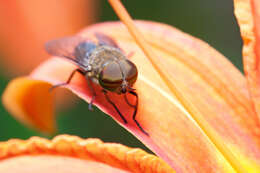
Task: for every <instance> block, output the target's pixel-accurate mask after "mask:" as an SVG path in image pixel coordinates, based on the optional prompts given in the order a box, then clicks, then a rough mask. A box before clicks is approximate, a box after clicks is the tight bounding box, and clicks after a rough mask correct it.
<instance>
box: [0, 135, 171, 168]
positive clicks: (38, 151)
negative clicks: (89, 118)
mask: <svg viewBox="0 0 260 173" xmlns="http://www.w3.org/2000/svg"><path fill="white" fill-rule="evenodd" d="M101 171H102V172H119V173H121V172H122V173H126V172H151V173H152V172H157V173H163V172H164V173H170V172H174V171H173V170H172V168H170V167H169V166H168V165H167V164H166V163H165V162H164V161H162V160H161V159H159V158H158V157H156V156H154V155H151V154H148V153H146V152H144V151H142V150H140V149H134V148H128V147H125V146H123V145H120V144H113V143H103V142H102V141H100V140H98V139H87V140H83V139H81V138H79V137H75V136H68V135H60V136H58V137H55V138H54V139H53V140H52V141H49V140H46V139H43V138H39V137H32V138H31V139H29V140H25V141H23V140H16V139H12V140H9V141H7V142H1V143H0V172H5V173H17V172H19V173H23V172H27V173H29V172H38V173H46V172H49V173H68V172H75V173H77V172H101Z"/></svg>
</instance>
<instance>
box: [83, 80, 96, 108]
mask: <svg viewBox="0 0 260 173" xmlns="http://www.w3.org/2000/svg"><path fill="white" fill-rule="evenodd" d="M86 77H87V82H88V86H89V88H90V91H91V93H92V98H91V100H90V103H89V105H88V109H89V110H91V111H93V108H92V106H93V102H94V101H95V99H96V96H97V94H96V92H95V90H94V88H93V86H92V82H91V81H90V78H89V76H86Z"/></svg>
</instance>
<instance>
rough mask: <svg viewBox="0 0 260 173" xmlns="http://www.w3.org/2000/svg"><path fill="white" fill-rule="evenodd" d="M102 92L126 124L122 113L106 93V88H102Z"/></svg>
mask: <svg viewBox="0 0 260 173" xmlns="http://www.w3.org/2000/svg"><path fill="white" fill-rule="evenodd" d="M102 92H103V93H104V95H105V97H106V100H107V101H108V102H109V103H110V104H111V105H112V106H113V107H114V109H115V110H116V112H117V113H118V114H119V116H120V117H121V119H122V120H123V121H124V123H125V124H127V120H126V119H125V117H124V116H123V115H122V113H121V112H120V111H119V109H118V108H117V106H116V104H115V103H114V102H113V101H112V100H111V99H110V98H109V97H108V95H107V91H106V90H102Z"/></svg>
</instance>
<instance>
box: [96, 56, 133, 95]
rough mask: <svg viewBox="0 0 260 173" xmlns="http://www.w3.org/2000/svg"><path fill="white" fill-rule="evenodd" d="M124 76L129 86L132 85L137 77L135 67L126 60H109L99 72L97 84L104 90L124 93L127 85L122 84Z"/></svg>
mask: <svg viewBox="0 0 260 173" xmlns="http://www.w3.org/2000/svg"><path fill="white" fill-rule="evenodd" d="M124 78H125V80H126V81H127V84H128V85H129V86H132V85H133V84H134V83H135V81H136V79H137V68H136V66H135V65H134V64H133V63H132V62H131V61H128V60H124V61H120V62H110V63H108V64H107V65H105V66H104V68H103V69H102V71H101V73H100V74H99V84H100V85H101V86H102V87H103V88H104V89H106V90H109V91H112V92H116V93H119V94H121V93H126V91H127V86H124V82H123V81H124Z"/></svg>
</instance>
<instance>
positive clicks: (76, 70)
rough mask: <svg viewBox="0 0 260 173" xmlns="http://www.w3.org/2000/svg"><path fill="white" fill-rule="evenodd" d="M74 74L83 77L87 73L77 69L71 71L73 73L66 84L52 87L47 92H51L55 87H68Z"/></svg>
mask: <svg viewBox="0 0 260 173" xmlns="http://www.w3.org/2000/svg"><path fill="white" fill-rule="evenodd" d="M76 72H79V73H80V74H82V75H83V76H85V75H86V73H87V71H82V70H81V69H79V68H77V69H75V70H73V72H72V73H71V74H70V76H69V78H68V80H67V81H66V82H64V83H60V84H57V85H54V86H52V87H51V88H50V90H49V91H52V90H53V89H55V88H57V87H61V86H65V85H68V84H69V83H70V81H71V79H72V78H73V76H74V75H75V74H76Z"/></svg>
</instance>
